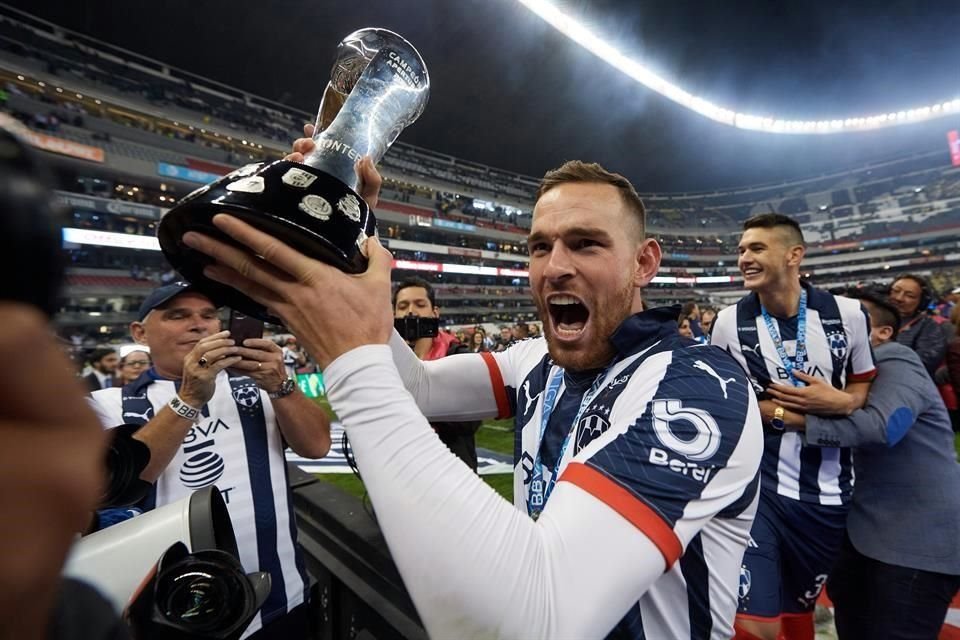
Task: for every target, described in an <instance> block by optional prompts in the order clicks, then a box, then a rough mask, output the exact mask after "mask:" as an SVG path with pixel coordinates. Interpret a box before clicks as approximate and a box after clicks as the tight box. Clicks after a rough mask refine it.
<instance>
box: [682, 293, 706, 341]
mask: <svg viewBox="0 0 960 640" xmlns="http://www.w3.org/2000/svg"><path fill="white" fill-rule="evenodd" d="M680 317H681V318H686V319H687V323H688V324H689V327H690V333H691V334H693V338H694V339H695V340H699V339H701V338H702V337H703V329H701V328H700V307H698V306H697V303H696V302H687V303H685V304H684V305H683V308H682V309H681V310H680ZM681 335H683V334H681Z"/></svg>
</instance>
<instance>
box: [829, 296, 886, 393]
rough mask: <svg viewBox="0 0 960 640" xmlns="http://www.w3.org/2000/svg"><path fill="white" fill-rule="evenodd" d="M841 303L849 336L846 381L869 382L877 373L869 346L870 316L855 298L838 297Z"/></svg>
mask: <svg viewBox="0 0 960 640" xmlns="http://www.w3.org/2000/svg"><path fill="white" fill-rule="evenodd" d="M838 302H839V303H840V304H843V307H842V309H843V322H844V324H845V325H846V327H847V334H848V335H849V336H850V344H849V345H848V349H849V353H848V355H847V383H850V382H869V381H870V380H873V378H874V377H875V376H876V375H877V364H876V361H875V360H874V357H873V350H872V349H871V348H870V318H869V316H867V312H866V311H864V309H863V307H862V306H861V305H860V303H859V301H857V300H852V299H851V300H848V299H843V298H840V299H838Z"/></svg>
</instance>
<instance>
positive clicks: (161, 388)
mask: <svg viewBox="0 0 960 640" xmlns="http://www.w3.org/2000/svg"><path fill="white" fill-rule="evenodd" d="M130 333H131V335H132V336H133V339H134V340H135V341H136V342H137V343H140V344H145V345H147V346H148V347H149V348H150V354H151V355H152V356H153V362H154V366H153V367H151V368H150V369H148V370H147V371H146V372H144V373H143V374H142V375H141V376H140V377H139V378H137V379H136V380H135V381H134V382H132V383H130V384H128V385H126V386H124V387H123V388H122V389H121V388H111V389H103V390H101V391H96V392H94V393H93V394H92V397H93V400H92V403H91V404H92V406H93V408H94V410H95V411H96V412H97V414H98V416H99V417H100V421H101V423H102V424H103V425H104V427H107V428H112V427H116V426H118V425H120V424H125V423H126V424H131V423H132V424H142V425H143V426H142V427H141V428H140V430H139V431H138V432H137V434H136V436H135V437H136V438H137V439H139V440H141V441H143V442H144V443H145V444H146V445H147V446H148V447H149V448H150V463H149V464H148V465H147V468H146V469H144V471H143V473H142V474H141V477H142V478H143V479H144V480H147V481H148V482H152V483H155V487H154V490H153V492H152V494H151V495H150V496H148V497H147V499H146V503H145V504H144V505H142V506H143V507H144V508H147V509H148V508H152V507H154V506H160V505H164V504H169V503H171V502H176V501H178V500H181V499H183V498H185V497H187V496H189V495H190V494H191V493H193V491H195V490H196V489H200V488H202V487H205V486H209V485H211V484H216V486H217V488H219V489H220V491H221V493H222V494H223V498H224V500H225V501H226V503H227V507H228V509H229V511H230V517H231V520H232V521H233V527H234V530H235V532H236V536H237V544H238V547H239V550H240V561H241V563H242V564H243V566H244V569H246V570H247V571H269V572H270V577H271V579H272V588H271V591H270V595H269V596H268V598H267V600H266V602H265V603H264V605H263V607H262V608H261V610H260V613H258V614H257V617H256V618H254V620H253V622H251V624H250V626H249V627H248V628H247V630H246V631H245V633H244V637H249V636H250V635H251V634H254V632H257V630H258V629H259V630H260V631H259V632H257V633H255V634H254V635H253V637H254V638H256V639H257V640H263V639H266V638H271V639H272V638H288V637H290V638H293V637H305V635H304V634H305V633H306V628H307V625H306V622H307V614H306V605H304V604H302V603H303V597H304V584H305V578H304V573H303V566H302V562H301V561H300V557H299V553H298V551H297V536H296V523H295V522H294V515H293V504H292V501H291V498H290V491H289V487H288V484H287V467H286V461H285V459H284V453H283V452H284V449H285V447H286V446H287V445H289V446H290V447H291V448H292V449H293V450H294V451H296V452H297V453H298V454H300V455H301V456H304V457H309V458H322V457H323V456H325V455H326V454H327V452H328V451H329V449H330V422H329V419H328V418H327V416H326V413H324V411H323V410H322V409H321V408H320V407H319V406H318V405H316V404H314V403H313V402H311V401H310V400H308V399H307V398H306V397H304V396H303V394H301V393H300V392H299V391H298V389H297V385H296V384H295V383H294V382H293V381H292V380H291V379H290V378H288V377H287V376H286V373H285V371H284V367H283V358H282V354H281V350H280V347H279V346H278V345H276V344H275V343H274V342H273V341H272V340H269V339H255V338H249V339H247V340H245V341H244V344H243V345H238V344H234V341H233V340H231V339H230V333H229V332H228V331H220V316H219V312H218V311H217V308H216V306H215V305H214V304H213V303H212V302H211V301H210V299H209V298H207V297H206V296H204V295H202V294H200V293H199V292H196V291H194V290H193V289H191V288H190V285H188V284H187V283H185V282H177V283H174V284H170V285H166V286H162V287H159V288H157V289H155V290H154V291H153V292H151V293H150V295H148V296H147V298H146V299H145V300H144V302H143V304H142V305H141V306H140V311H139V314H138V319H137V321H136V322H133V323H131V324H130ZM261 625H262V626H263V628H262V629H261Z"/></svg>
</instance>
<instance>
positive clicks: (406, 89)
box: [157, 28, 430, 323]
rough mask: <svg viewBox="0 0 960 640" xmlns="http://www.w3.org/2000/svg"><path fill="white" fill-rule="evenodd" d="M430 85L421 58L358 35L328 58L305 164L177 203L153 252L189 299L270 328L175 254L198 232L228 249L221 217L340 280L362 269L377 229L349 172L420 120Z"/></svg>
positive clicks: (244, 174)
mask: <svg viewBox="0 0 960 640" xmlns="http://www.w3.org/2000/svg"><path fill="white" fill-rule="evenodd" d="M429 95H430V79H429V75H428V73H427V68H426V66H425V65H424V63H423V59H422V58H421V57H420V54H419V53H418V52H417V50H416V49H415V48H414V47H413V45H411V44H410V43H409V42H407V41H406V40H404V39H403V38H402V37H400V36H399V35H397V34H395V33H393V32H392V31H388V30H386V29H375V28H370V29H360V30H359V31H355V32H354V33H352V34H350V35H349V36H347V37H346V38H345V39H344V40H343V41H342V42H341V43H340V45H339V46H338V48H337V58H336V62H335V63H334V67H333V72H332V73H331V79H330V82H329V83H328V85H327V88H326V90H325V91H324V96H323V101H322V103H321V105H320V109H319V112H318V115H317V123H316V130H315V132H314V135H313V140H314V142H315V144H316V147H315V149H314V150H313V151H312V152H310V153H309V154H308V155H307V156H306V157H305V158H304V162H302V163H299V162H290V161H288V160H276V161H274V162H270V163H257V164H250V165H247V166H244V167H241V168H240V169H237V170H236V171H233V172H232V173H229V174H228V175H226V176H224V177H223V178H221V179H219V180H217V181H216V182H213V183H211V184H209V185H206V186H204V187H202V188H200V189H198V190H196V191H194V192H193V193H191V194H189V195H188V196H186V197H184V198H183V199H182V200H181V201H180V202H178V203H177V205H176V206H175V207H174V208H173V209H171V210H170V211H169V212H168V213H167V214H166V215H165V216H164V217H163V219H162V220H161V222H160V227H159V230H158V232H157V235H158V238H159V240H160V248H161V249H162V250H163V253H164V256H166V258H167V260H168V261H169V262H170V264H171V265H173V267H174V268H175V269H176V270H177V271H179V272H180V273H181V274H182V275H183V277H184V278H185V279H186V280H188V281H189V282H190V283H191V284H192V285H193V286H194V287H195V288H196V289H197V290H199V291H201V292H202V293H204V294H205V295H207V296H209V297H210V299H211V300H213V301H214V302H215V303H217V304H222V305H226V306H229V307H232V308H234V309H237V310H238V311H242V312H243V313H245V314H247V315H250V316H254V317H256V318H259V319H261V320H264V321H266V322H274V323H278V322H279V321H278V319H277V318H274V317H273V316H271V315H270V314H269V313H267V310H266V308H265V307H263V305H260V304H259V303H257V302H255V301H254V300H251V299H250V298H249V297H247V296H246V295H244V294H242V293H240V292H239V291H236V290H235V289H233V288H231V287H227V286H225V285H223V284H221V283H218V282H216V281H214V280H211V279H209V278H207V277H206V276H204V275H203V269H204V267H206V266H207V265H209V264H212V259H211V258H209V257H208V256H206V255H205V254H202V253H200V252H198V251H195V250H193V249H191V248H190V247H187V246H186V245H184V244H183V241H182V238H183V234H185V233H186V232H188V231H197V232H200V233H203V234H206V235H209V236H212V237H214V238H217V239H219V240H222V241H224V242H227V243H230V244H234V245H236V243H235V242H234V241H233V240H232V239H230V238H229V237H227V236H226V235H225V234H223V233H222V232H221V231H220V230H219V229H217V227H215V226H214V225H213V221H212V220H213V216H214V215H216V214H218V213H228V214H230V215H232V216H235V217H237V218H239V219H241V220H243V221H244V222H246V223H247V224H250V225H251V226H253V227H255V228H257V229H259V230H261V231H263V232H264V233H267V234H269V235H271V236H273V237H275V238H277V239H279V240H281V241H283V242H284V243H286V244H287V245H289V246H291V247H293V248H294V249H296V250H297V251H299V252H301V253H303V254H305V255H307V256H310V257H312V258H315V259H317V260H321V261H323V262H326V263H327V264H330V265H333V266H335V267H337V268H338V269H340V270H342V271H345V272H347V273H362V272H363V271H365V270H366V268H367V257H366V255H365V253H364V251H365V249H364V243H365V242H366V240H367V238H369V237H371V236H374V235H376V233H377V221H376V218H375V217H374V215H373V212H372V211H370V208H369V207H368V206H367V203H366V202H364V200H363V198H361V197H360V194H359V193H358V187H359V178H358V177H357V174H356V168H355V165H356V162H357V161H358V160H359V159H360V158H361V157H363V156H370V158H371V159H372V160H373V162H374V164H376V163H377V162H379V161H380V159H381V158H382V157H383V155H384V154H385V153H386V152H387V149H389V148H390V145H391V144H393V142H394V141H395V140H396V139H397V136H399V135H400V132H401V131H403V129H404V128H406V127H407V126H409V125H410V124H412V123H413V122H414V121H416V119H417V118H418V117H420V114H421V113H423V110H424V107H425V106H426V103H427V99H428V97H429Z"/></svg>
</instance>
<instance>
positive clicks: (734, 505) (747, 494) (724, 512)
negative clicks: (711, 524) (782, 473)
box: [716, 469, 760, 518]
mask: <svg viewBox="0 0 960 640" xmlns="http://www.w3.org/2000/svg"><path fill="white" fill-rule="evenodd" d="M759 490H760V470H759V469H757V473H756V474H755V475H754V476H753V480H751V481H750V484H748V485H747V486H746V488H745V489H744V490H743V494H742V495H741V496H740V497H739V498H737V499H736V500H734V501H733V502H731V503H730V504H728V505H727V506H726V507H724V508H723V509H721V510H720V511H719V512H718V513H717V515H716V517H717V518H736V517H737V516H739V515H740V514H741V513H743V512H744V511H746V510H747V508H748V507H749V506H750V505H751V504H753V499H754V498H756V497H757V491H759Z"/></svg>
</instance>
